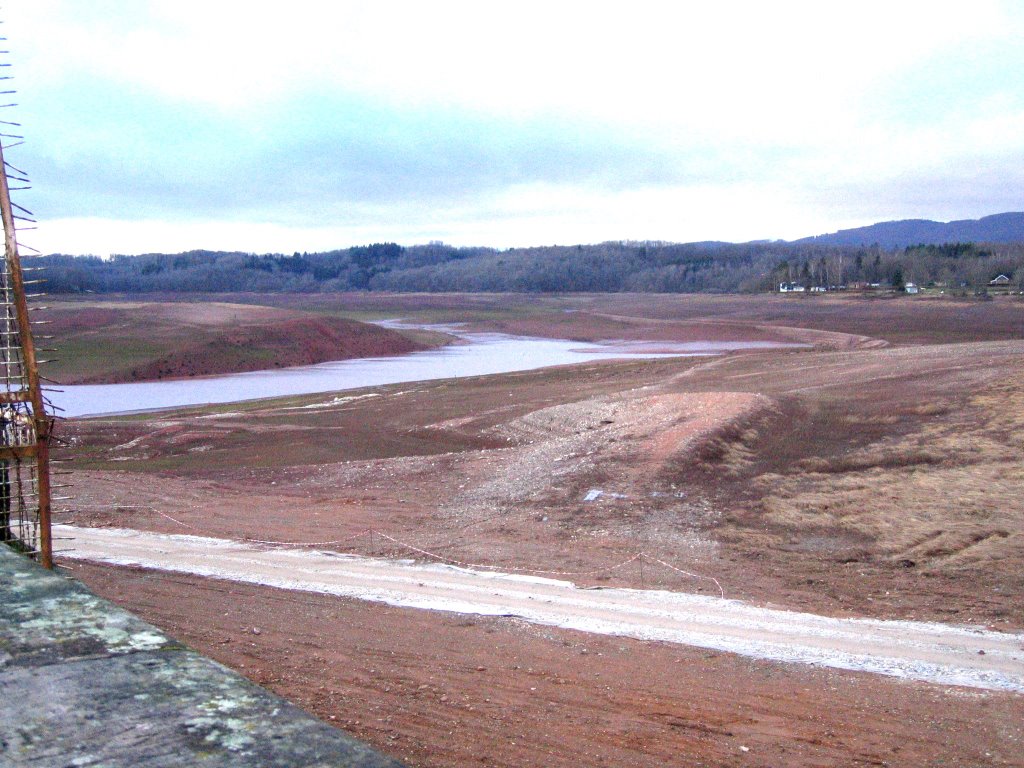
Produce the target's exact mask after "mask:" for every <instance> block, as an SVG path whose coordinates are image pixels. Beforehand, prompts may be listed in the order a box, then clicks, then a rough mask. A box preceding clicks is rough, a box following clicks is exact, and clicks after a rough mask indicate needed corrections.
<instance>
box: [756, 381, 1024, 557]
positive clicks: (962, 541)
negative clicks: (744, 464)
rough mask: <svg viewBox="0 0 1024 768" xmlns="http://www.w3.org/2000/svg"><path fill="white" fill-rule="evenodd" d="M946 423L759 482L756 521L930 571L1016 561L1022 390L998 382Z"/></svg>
mask: <svg viewBox="0 0 1024 768" xmlns="http://www.w3.org/2000/svg"><path fill="white" fill-rule="evenodd" d="M924 408H925V411H926V412H928V413H932V414H942V413H945V412H946V411H945V410H944V409H945V408H946V406H942V405H938V404H929V405H928V406H926V407H924ZM949 415H950V418H949V419H940V420H932V421H930V422H929V423H928V424H927V425H925V426H923V427H922V428H921V429H919V430H917V431H915V432H912V433H910V434H908V435H905V436H902V437H891V438H886V439H883V440H880V441H877V442H874V443H872V444H869V445H867V446H865V447H864V448H862V449H860V450H857V451H853V452H851V453H849V454H846V455H844V456H840V457H834V458H830V459H826V458H817V457H811V458H807V459H804V460H803V461H801V462H799V463H798V464H797V465H796V466H795V470H796V471H794V472H791V473H786V474H781V473H771V474H764V475H761V476H760V477H759V478H757V480H756V481H755V482H756V483H757V487H758V488H759V489H760V490H761V492H762V493H763V497H762V501H761V507H762V512H763V516H764V520H765V521H766V522H768V523H769V524H771V525H772V526H773V527H778V528H781V529H784V530H788V531H790V532H792V534H793V535H794V536H796V537H797V538H801V537H805V536H813V535H816V532H821V531H831V532H834V533H836V534H838V535H840V536H852V537H857V538H864V539H866V540H870V541H871V542H872V550H873V552H874V554H875V556H877V557H881V558H883V559H886V558H888V559H892V560H896V561H904V562H910V563H912V564H915V565H921V566H926V567H928V568H930V569H935V570H946V569H953V568H961V567H988V566H993V567H998V565H999V563H1000V561H1002V560H1005V559H1006V558H1010V557H1011V556H1012V557H1013V558H1019V557H1020V555H1021V554H1022V553H1024V455H1022V453H1021V448H1022V447H1024V436H1022V435H1021V431H1020V429H1021V427H1024V387H1022V385H1021V384H1020V383H1019V382H1018V381H1017V380H1015V379H1014V380H1005V381H1002V382H999V383H997V384H995V385H993V386H992V387H989V388H987V389H986V390H984V391H982V392H980V393H978V394H977V395H974V396H973V397H971V398H970V399H969V401H968V404H967V406H966V407H965V408H963V409H961V410H959V411H949ZM1018 562H1019V560H1018Z"/></svg>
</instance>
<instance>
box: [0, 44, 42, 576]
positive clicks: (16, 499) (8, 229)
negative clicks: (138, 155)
mask: <svg viewBox="0 0 1024 768" xmlns="http://www.w3.org/2000/svg"><path fill="white" fill-rule="evenodd" d="M5 39H6V38H0V41H2V40H5ZM4 53H6V51H5V52H4ZM0 66H9V65H7V64H0ZM9 79H10V78H9V77H3V76H0V80H9ZM11 93H13V91H9V90H4V91H0V94H11ZM3 106H13V105H3ZM12 125H16V123H11V122H8V121H2V120H0V126H2V129H0V167H2V168H3V173H0V218H2V219H3V225H4V258H3V262H2V264H0V542H4V543H6V544H9V545H11V546H14V547H16V548H18V549H20V550H22V551H24V552H26V553H27V554H29V555H31V556H33V557H35V558H37V559H38V560H39V561H40V562H41V563H42V564H43V565H44V566H45V567H47V568H52V567H53V543H52V537H51V535H50V468H49V453H50V450H49V444H50V430H51V427H52V423H53V420H52V418H51V417H50V416H48V415H47V412H46V407H45V400H44V397H43V391H42V387H41V385H40V377H39V361H38V360H37V359H36V349H35V345H34V344H33V341H32V331H31V329H30V327H29V307H28V295H27V294H26V291H25V285H26V283H27V282H28V283H33V282H38V281H26V280H25V278H24V273H23V270H22V266H21V258H20V256H19V255H18V237H17V230H16V229H15V220H18V219H20V220H27V221H31V219H30V218H26V216H25V215H29V216H30V215H31V214H30V213H29V212H28V211H26V210H25V209H23V208H21V207H20V206H18V205H16V204H15V203H12V202H11V182H12V181H14V182H16V183H25V184H27V182H28V179H27V178H26V177H25V174H24V173H23V172H22V171H19V170H18V169H17V168H15V167H14V166H12V165H11V164H10V163H8V162H7V161H6V160H5V159H4V155H3V150H4V149H6V148H9V146H10V145H8V146H7V147H5V146H4V144H3V141H4V140H8V139H18V140H20V139H21V138H22V137H21V136H12V135H11V134H9V133H7V132H6V131H7V130H8V129H7V128H6V127H7V126H12ZM17 188H25V187H17ZM15 209H17V210H18V211H19V212H20V214H25V215H20V214H16V213H15Z"/></svg>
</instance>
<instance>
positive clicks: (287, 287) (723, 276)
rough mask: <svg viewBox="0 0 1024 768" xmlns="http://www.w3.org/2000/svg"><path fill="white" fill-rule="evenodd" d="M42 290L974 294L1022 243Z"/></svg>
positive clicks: (738, 252) (307, 268) (349, 260)
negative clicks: (793, 288) (850, 289)
mask: <svg viewBox="0 0 1024 768" xmlns="http://www.w3.org/2000/svg"><path fill="white" fill-rule="evenodd" d="M34 262H35V264H36V265H38V266H45V267H46V273H45V274H46V279H47V289H48V291H49V292H51V293H83V292H95V293H142V292H174V291H182V292H190V293H191V292H203V291H208V292H217V293H223V292H239V291H254V292H268V291H297V292H316V291H348V290H368V291H426V292H437V291H452V292H479V291H495V292H500V291H513V292H619V291H638V292H657V293H697V292H756V291H765V290H772V289H774V288H776V287H777V286H778V284H779V283H780V282H794V283H798V284H802V285H804V286H806V287H811V286H826V287H838V286H844V285H845V286H849V285H854V284H857V283H877V284H881V285H893V286H897V287H899V286H902V285H903V284H904V283H906V282H914V283H916V284H918V285H921V286H933V285H941V286H944V287H948V288H949V289H950V290H953V291H975V290H979V289H983V288H984V287H985V286H986V285H988V282H989V281H990V280H992V279H993V278H995V277H996V276H997V275H1000V274H1005V275H1007V276H1008V277H1009V278H1010V279H1011V281H1012V284H1013V285H1014V286H1020V285H1021V281H1022V279H1024V244H1021V243H1011V244H999V245H976V244H973V243H951V244H946V245H919V246H914V247H909V248H902V249H892V250H888V249H882V248H879V247H868V248H861V247H851V246H822V245H807V244H796V243H765V242H761V243H744V244H730V243H686V244H678V243H663V242H608V243H601V244H598V245H576V246H550V247H540V248H514V249H509V250H504V251H499V250H495V249H492V248H456V247H453V246H449V245H445V244H444V243H437V242H434V243H430V244H428V245H415V246H410V247H403V246H400V245H396V244H395V243H376V244H373V245H366V246H357V247H353V248H346V249H342V250H336V251H328V252H324V253H294V254H292V255H290V256H288V255H283V254H264V255H257V254H252V253H240V252H223V251H189V252H187V253H178V254H160V253H151V254H143V255H140V256H113V257H111V258H109V259H101V258H98V257H95V256H68V255H64V254H54V255H50V256H42V257H39V258H38V259H35V260H34Z"/></svg>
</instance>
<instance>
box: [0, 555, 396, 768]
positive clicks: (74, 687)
mask: <svg viewBox="0 0 1024 768" xmlns="http://www.w3.org/2000/svg"><path fill="white" fill-rule="evenodd" d="M0 765H4V766H8V765H10V766H110V767H111V768H113V767H115V766H126V767H127V766H132V767H133V768H134V767H136V766H137V767H139V768H141V767H143V766H145V767H147V768H148V767H150V766H152V767H153V768H164V766H167V767H170V766H186V765H188V766H191V765H204V766H212V767H215V768H220V767H221V766H224V767H225V768H226V767H228V766H268V767H277V766H280V767H281V768H284V767H285V766H295V767H296V768H298V767H299V766H301V767H303V768H307V767H308V768H314V767H316V768H327V767H328V766H361V767H362V766H366V767H367V768H384V767H385V766H388V767H392V766H398V765H399V764H398V763H396V762H395V761H393V760H391V759H389V758H386V757H384V756H382V755H379V754H377V753H375V752H373V751H372V750H371V749H370V748H369V747H367V746H365V745H363V744H362V743H360V742H358V741H356V740H355V739H353V738H351V737H350V736H347V735H346V734H344V733H342V732H341V731H338V730H337V729H335V728H333V727H331V726H329V725H327V724H326V723H323V722H321V721H319V720H316V719H315V718H313V717H311V716H310V715H308V714H307V713H305V712H303V711H302V710H300V709H298V708H297V707H295V706H293V705H291V704H289V703H288V702H286V701H284V700H283V699H281V698H279V697H277V696H275V695H273V694H271V693H270V692H268V691H266V690H264V689H263V688H260V687H259V686H257V685H255V684H253V683H251V682H250V681H248V680H246V679H245V678H243V677H241V676H240V675H237V674H235V673H234V672H232V671H231V670H229V669H227V668H226V667H223V666H221V665H220V664H217V663H216V662H214V661H212V660H211V659H208V658H205V657H203V656H200V655H199V654H197V653H195V652H194V651H191V650H189V649H188V648H185V647H184V646H182V645H181V644H180V643H177V642H175V641H174V640H172V639H171V638H169V637H167V636H166V635H165V634H163V633H162V632H161V631H160V630H158V629H157V628H156V627H153V626H152V625H150V624H147V623H146V622H144V621H142V620H141V619H139V618H137V617H135V616H133V615H132V614H130V613H128V612H127V611H124V610H122V609H120V608H118V607H116V606H114V605H112V604H111V603H108V602H107V601H105V600H102V599H100V598H98V597H96V596H95V595H93V594H92V593H90V592H89V591H88V590H87V589H86V588H85V587H83V586H82V585H81V584H79V583H78V582H76V581H74V580H73V579H71V578H68V577H65V576H63V575H60V574H57V573H52V572H49V571H46V570H44V569H43V568H40V567H39V566H38V565H36V564H35V563H33V562H31V561H29V560H28V559H27V558H25V557H23V556H21V555H19V554H17V553H15V552H14V551H12V550H10V549H9V548H7V547H5V546H2V545H0Z"/></svg>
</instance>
